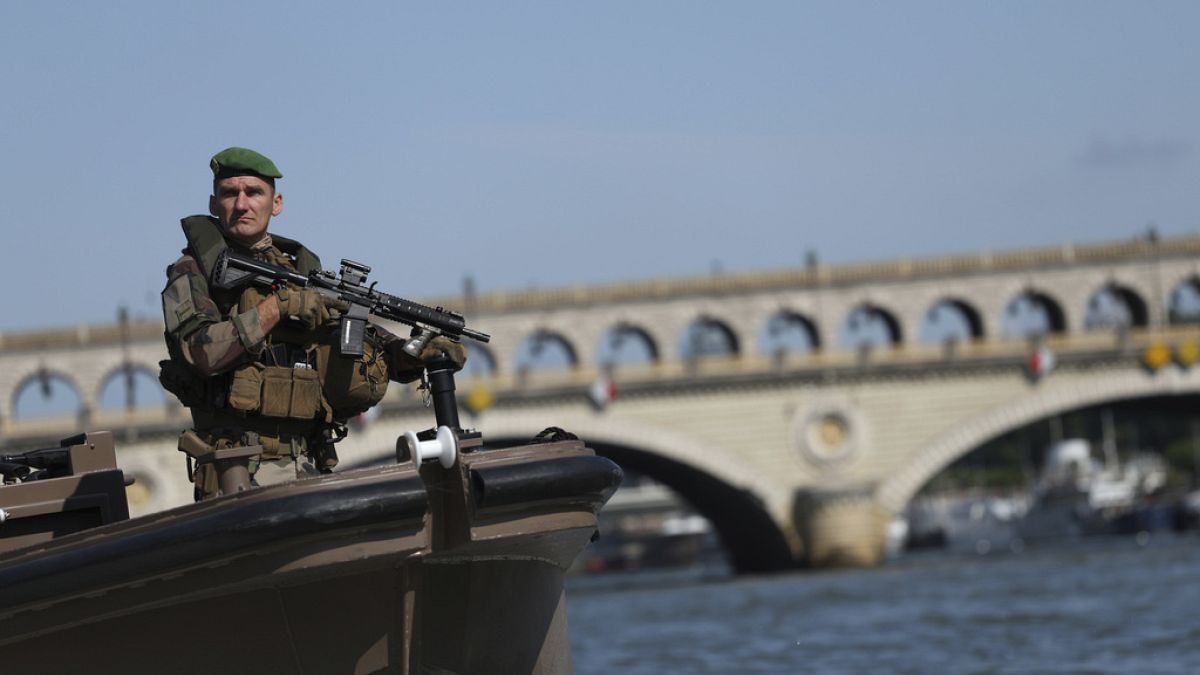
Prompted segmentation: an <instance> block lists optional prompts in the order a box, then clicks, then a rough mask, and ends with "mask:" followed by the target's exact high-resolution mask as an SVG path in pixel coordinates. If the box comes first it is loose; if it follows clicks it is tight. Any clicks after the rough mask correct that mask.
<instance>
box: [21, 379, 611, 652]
mask: <svg viewBox="0 0 1200 675" xmlns="http://www.w3.org/2000/svg"><path fill="white" fill-rule="evenodd" d="M431 375H432V373H431ZM433 381H434V378H432V377H431V382H433ZM447 384H448V386H449V393H448V394H447V392H446V391H445V387H446V386H447ZM440 387H441V390H440V392H439V391H435V392H434V404H435V413H436V415H437V422H438V426H437V427H436V428H435V429H430V430H427V431H424V432H421V433H415V432H409V433H407V434H405V435H404V436H402V437H401V438H400V439H398V441H397V453H396V461H395V463H392V464H389V465H387V466H372V467H367V468H362V469H356V470H349V471H344V472H338V473H334V474H330V475H326V476H320V477H314V478H307V479H301V480H296V481H294V482H288V483H283V484H280V485H273V486H269V487H253V486H252V484H251V483H250V482H249V473H248V471H247V468H246V461H247V458H246V456H245V455H246V454H247V453H246V452H244V451H243V452H240V453H237V452H234V453H226V454H225V455H222V456H212V457H199V458H197V459H199V460H200V461H212V462H214V464H215V466H216V467H217V470H218V474H219V475H220V478H221V485H222V492H223V494H222V495H221V496H219V497H217V498H215V499H211V500H208V501H204V502H199V503H195V504H189V505H186V506H181V507H178V508H174V509H170V510H167V511H162V512H158V513H154V514H151V515H147V516H143V517H139V518H133V519H130V518H129V517H128V508H127V506H126V500H125V492H124V490H125V487H126V483H127V482H128V481H127V480H126V478H125V476H124V475H123V473H122V472H121V470H120V468H119V467H118V466H117V462H116V455H115V452H114V450H113V441H112V434H111V433H108V432H94V433H87V434H84V435H81V436H77V437H74V438H70V439H66V440H64V441H63V442H62V443H61V444H60V446H59V447H57V448H49V449H45V450H38V451H34V452H31V453H22V455H20V456H8V457H7V458H6V460H7V462H6V463H5V464H0V469H3V470H4V476H5V484H4V485H3V486H0V655H2V656H0V670H2V671H3V672H4V673H5V675H16V674H25V673H64V672H76V671H78V670H80V669H81V668H86V669H87V670H90V671H95V672H112V673H122V674H136V673H162V672H175V673H241V672H245V673H252V672H253V673H263V672H269V673H361V674H365V673H413V674H415V673H566V672H570V670H571V663H570V646H569V641H568V636H567V625H566V605H565V603H566V598H565V593H564V590H563V579H564V574H565V572H566V570H567V569H568V568H569V567H570V566H571V564H572V562H573V561H574V560H575V558H576V557H577V556H578V555H579V554H580V552H581V551H582V550H583V549H584V548H585V547H586V546H587V545H588V543H589V542H590V541H592V540H593V539H594V538H595V537H596V536H597V533H598V530H597V523H598V521H597V514H598V512H599V511H600V509H601V507H602V506H603V505H604V503H605V502H606V501H607V500H608V498H609V497H610V496H611V495H612V494H613V492H614V491H615V490H616V488H617V486H618V485H619V483H620V480H621V470H620V468H619V467H617V466H616V465H615V464H613V463H612V462H611V461H609V460H607V459H605V458H602V457H599V456H597V455H596V454H595V453H594V452H593V451H592V450H591V449H589V448H587V447H586V446H585V444H584V443H583V442H582V441H580V440H578V439H576V438H575V437H573V436H572V435H570V434H569V433H566V432H563V431H562V430H560V429H556V428H550V429H548V430H547V431H546V432H543V433H542V434H539V435H538V437H536V438H535V439H532V440H531V442H529V443H526V444H522V445H517V446H510V447H502V448H489V447H488V446H487V445H486V444H485V443H484V442H483V439H482V436H481V435H480V434H479V433H478V432H475V431H472V430H464V429H462V428H461V427H460V426H459V424H458V418H457V409H456V407H455V404H454V399H453V379H452V376H451V377H450V378H449V380H448V382H447V380H445V379H443V380H441V385H440Z"/></svg>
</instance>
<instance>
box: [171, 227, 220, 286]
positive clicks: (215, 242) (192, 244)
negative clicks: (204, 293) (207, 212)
mask: <svg viewBox="0 0 1200 675" xmlns="http://www.w3.org/2000/svg"><path fill="white" fill-rule="evenodd" d="M179 224H180V225H182V226H183V236H185V237H187V241H188V252H189V253H191V254H192V257H193V258H195V259H196V262H198V263H200V269H202V270H204V278H205V279H211V278H212V271H213V267H215V266H216V264H217V257H218V256H220V255H221V251H224V250H225V249H226V248H228V247H229V244H226V243H225V237H224V236H223V235H222V234H221V226H220V224H219V223H218V222H217V219H216V218H213V217H211V216H188V217H187V218H184V219H183V220H181V221H179Z"/></svg>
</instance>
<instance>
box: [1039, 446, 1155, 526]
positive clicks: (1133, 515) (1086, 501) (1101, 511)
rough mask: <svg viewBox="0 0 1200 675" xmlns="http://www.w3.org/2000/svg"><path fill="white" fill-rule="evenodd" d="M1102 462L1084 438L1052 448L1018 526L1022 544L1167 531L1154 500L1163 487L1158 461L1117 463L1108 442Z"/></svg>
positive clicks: (1135, 458) (1148, 457) (1137, 457)
mask: <svg viewBox="0 0 1200 675" xmlns="http://www.w3.org/2000/svg"><path fill="white" fill-rule="evenodd" d="M1104 446H1105V447H1104V452H1103V455H1104V458H1105V459H1104V460H1103V461H1101V460H1099V459H1097V458H1095V457H1093V456H1092V448H1091V444H1090V443H1089V442H1088V441H1087V440H1086V439H1082V438H1072V439H1066V440H1062V441H1059V442H1057V443H1055V444H1053V445H1051V446H1050V448H1049V450H1048V452H1047V454H1046V462H1045V466H1044V467H1043V468H1042V471H1041V474H1040V475H1039V477H1038V481H1037V484H1036V485H1035V486H1034V489H1033V493H1032V500H1031V502H1030V506H1029V509H1028V510H1027V511H1026V512H1025V515H1024V517H1023V518H1021V519H1020V520H1019V521H1017V530H1018V533H1019V535H1020V537H1021V538H1022V539H1025V540H1028V541H1032V540H1045V539H1072V538H1077V537H1080V536H1084V535H1094V534H1136V533H1138V532H1144V531H1151V530H1155V529H1166V528H1168V527H1170V508H1169V505H1167V504H1166V503H1165V502H1162V501H1161V500H1159V499H1157V498H1156V497H1157V495H1158V494H1159V493H1160V492H1161V490H1162V488H1163V487H1164V486H1165V484H1166V478H1167V471H1166V465H1165V463H1164V462H1163V460H1162V458H1160V457H1158V456H1156V455H1153V454H1149V453H1141V454H1133V455H1132V456H1130V457H1128V458H1127V459H1126V460H1125V461H1121V460H1120V459H1119V458H1118V456H1117V453H1116V450H1115V447H1113V446H1112V444H1111V442H1108V441H1106V442H1105V444H1104Z"/></svg>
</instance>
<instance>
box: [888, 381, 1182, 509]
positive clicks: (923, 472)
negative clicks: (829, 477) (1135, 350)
mask: <svg viewBox="0 0 1200 675" xmlns="http://www.w3.org/2000/svg"><path fill="white" fill-rule="evenodd" d="M1196 393H1200V376H1197V375H1195V374H1192V373H1191V372H1190V371H1181V370H1162V371H1159V372H1158V373H1156V374H1154V375H1147V374H1146V373H1144V372H1142V371H1140V370H1130V371H1127V372H1125V373H1122V374H1119V375H1118V374H1113V375H1111V376H1107V377H1103V378H1086V379H1080V380H1076V381H1073V382H1071V383H1069V384H1059V385H1056V386H1051V385H1047V386H1043V387H1041V388H1039V389H1038V390H1037V391H1036V392H1033V393H1030V394H1029V395H1027V396H1022V397H1020V398H1019V399H1018V400H1015V401H1013V402H1012V403H1009V404H1008V405H1004V406H997V407H995V408H991V409H989V410H988V411H987V412H984V413H981V414H979V415H976V416H975V417H973V418H971V419H968V420H965V421H963V423H961V424H958V425H955V427H954V429H953V430H951V431H948V432H946V433H944V434H942V435H940V436H938V437H935V438H934V439H932V442H931V443H929V444H928V445H927V446H926V449H925V450H924V451H923V452H922V453H921V454H920V456H918V457H914V458H913V460H912V461H911V462H909V463H908V465H907V466H906V467H905V468H904V469H902V470H901V471H898V472H896V473H894V474H892V475H891V476H890V477H888V478H887V479H885V480H884V481H883V482H882V483H880V484H879V487H878V488H877V489H876V492H875V495H876V500H877V502H878V503H879V505H880V506H882V507H883V508H885V509H887V510H888V511H890V512H892V513H900V512H901V511H903V510H904V506H905V505H906V504H907V503H908V502H909V500H911V499H912V498H913V496H914V495H915V494H916V493H917V491H918V490H920V489H921V486H923V485H924V484H925V483H927V482H929V481H930V480H931V479H932V478H933V477H934V476H935V475H937V473H938V472H940V471H941V470H942V469H944V468H946V467H947V466H949V465H950V464H951V463H953V462H954V461H955V460H957V459H958V458H959V457H962V456H963V455H966V454H967V453H968V452H970V451H971V450H974V449H975V448H977V447H979V446H980V445H983V443H984V442H986V441H988V440H990V439H992V438H995V437H997V436H1000V435H1002V434H1004V433H1007V432H1009V431H1012V430H1014V429H1018V428H1020V427H1023V426H1025V425H1028V424H1030V423H1033V422H1036V421H1038V420H1042V419H1045V418H1047V417H1051V416H1053V415H1057V414H1061V413H1065V412H1068V411H1071V410H1076V409H1079V408H1085V407H1089V406H1093V405H1100V404H1104V403H1110V402H1114V401H1120V400H1128V399H1136V398H1145V397H1149V396H1163V395H1181V394H1196Z"/></svg>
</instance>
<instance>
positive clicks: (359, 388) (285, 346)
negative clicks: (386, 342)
mask: <svg viewBox="0 0 1200 675" xmlns="http://www.w3.org/2000/svg"><path fill="white" fill-rule="evenodd" d="M182 225H183V231H184V235H185V236H186V237H187V240H188V251H189V253H190V254H191V255H192V257H194V258H195V259H196V261H197V262H198V263H199V265H200V267H201V269H202V270H203V271H204V274H205V277H206V278H207V279H209V280H211V278H212V271H213V268H214V267H215V266H216V262H217V258H218V257H219V256H220V255H221V252H222V251H224V250H225V249H226V248H228V246H229V244H228V242H227V241H226V240H225V237H224V236H223V235H222V233H221V229H220V225H219V223H218V222H217V220H216V219H214V218H210V217H207V216H191V217H189V218H185V219H184V220H183V221H182ZM271 241H272V243H273V244H274V245H275V247H276V248H278V249H279V250H280V251H282V252H283V253H285V254H287V255H288V256H290V257H291V258H292V260H294V262H292V261H288V263H287V264H285V265H284V266H287V267H292V268H294V271H296V272H299V273H301V274H309V273H311V272H313V271H317V270H320V269H321V261H320V259H319V258H318V257H317V256H316V254H314V253H313V252H312V251H310V250H308V249H307V248H305V247H304V246H303V245H301V244H300V243H299V242H297V241H295V240H293V239H288V238H286V237H280V236H276V235H274V234H273V235H271ZM276 262H277V263H279V262H283V261H276ZM269 292H270V291H269V290H265V289H260V288H256V287H247V288H245V289H241V290H235V291H222V290H221V289H217V288H214V287H212V285H211V284H210V287H209V293H210V294H211V295H212V297H213V300H214V301H215V302H216V303H217V305H218V307H220V308H221V310H222V312H224V313H225V314H226V318H228V317H229V316H231V315H232V314H233V313H240V312H245V311H248V310H250V309H252V308H254V307H257V306H258V304H259V303H261V302H262V301H263V300H265V299H266V298H267V297H268V294H269ZM267 341H268V344H267V345H266V346H265V348H264V349H263V351H262V353H261V354H260V355H259V356H258V358H257V359H256V360H254V361H251V362H249V363H246V364H243V365H241V366H239V367H238V368H236V369H235V370H234V371H233V373H232V374H231V376H230V379H229V385H228V388H227V390H228V393H227V396H226V400H225V404H226V405H227V406H228V408H229V409H231V410H232V411H237V412H238V413H240V414H242V415H245V416H246V417H247V421H249V420H250V419H251V418H254V417H258V416H261V417H263V418H268V419H265V420H262V421H263V422H266V423H268V426H269V425H270V424H271V423H272V421H278V422H284V421H285V420H294V421H297V422H303V421H307V422H309V423H317V424H322V423H324V424H329V423H332V422H342V421H345V420H346V419H348V418H350V417H353V416H355V415H358V414H360V413H362V412H364V411H366V410H367V409H368V408H370V407H371V406H373V405H375V404H376V403H378V402H379V401H380V400H382V399H383V396H384V394H385V393H386V391H387V382H388V369H387V362H386V359H385V358H384V354H383V349H382V344H381V342H380V340H379V338H378V335H377V333H376V332H375V331H374V329H373V328H371V327H370V326H369V327H368V330H367V334H366V339H365V340H364V344H363V355H362V356H360V357H343V356H342V355H341V354H340V353H338V347H337V344H338V334H337V330H336V328H331V329H325V330H321V329H318V330H316V331H304V330H299V329H294V328H290V327H288V326H286V325H280V326H278V327H276V328H275V329H274V330H272V331H271V332H270V334H268V336H267ZM248 426H257V425H248ZM289 426H290V425H289Z"/></svg>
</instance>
